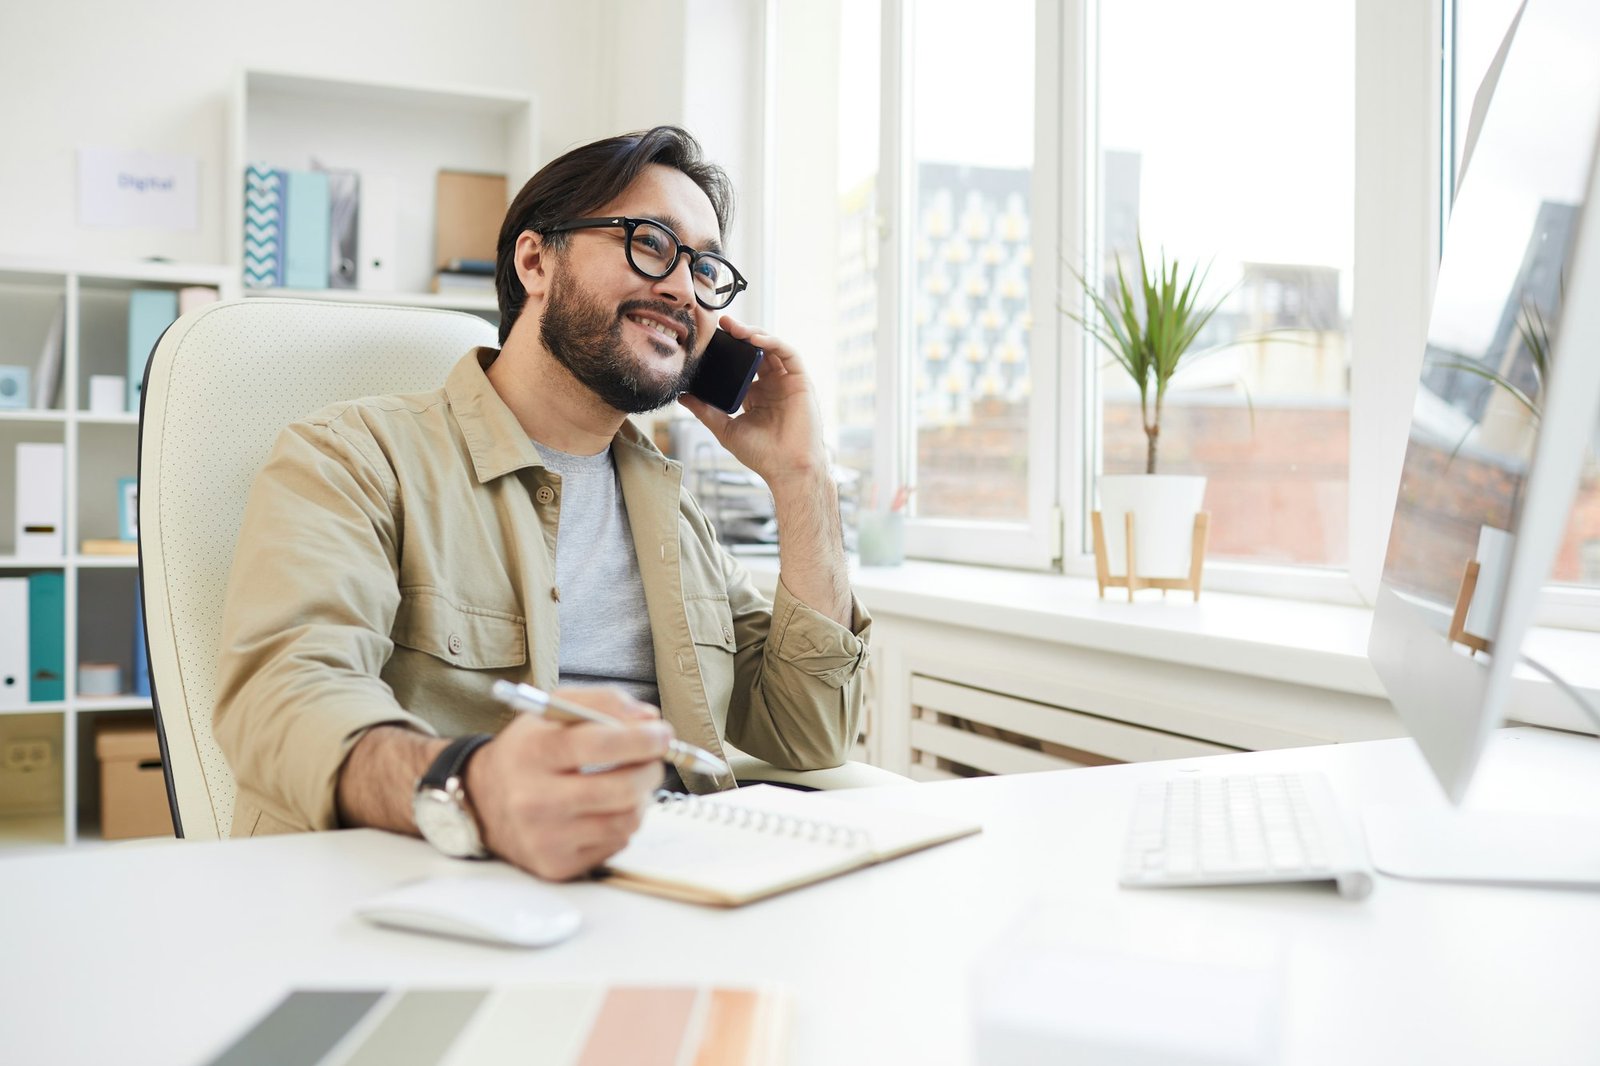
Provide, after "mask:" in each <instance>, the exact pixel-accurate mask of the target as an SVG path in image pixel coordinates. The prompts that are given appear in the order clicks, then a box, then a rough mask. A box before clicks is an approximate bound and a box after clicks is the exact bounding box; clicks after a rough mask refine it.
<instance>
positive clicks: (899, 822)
mask: <svg viewBox="0 0 1600 1066" xmlns="http://www.w3.org/2000/svg"><path fill="white" fill-rule="evenodd" d="M705 801H706V802H714V803H720V804H726V805H728V806H732V807H742V808H745V809H747V810H760V811H777V812H781V813H783V814H787V815H791V816H794V817H797V818H805V819H808V820H811V821H816V822H825V823H829V824H833V825H838V826H847V827H849V828H851V829H854V830H857V831H859V832H862V833H864V834H865V835H866V837H867V839H868V841H869V842H870V846H871V849H872V853H873V856H874V857H875V858H876V859H877V860H878V861H879V862H882V861H885V860H887V859H893V858H898V857H899V856H901V855H906V854H909V853H910V852H913V851H917V850H918V849H920V848H926V847H932V846H933V845H934V844H942V843H944V842H945V841H947V840H955V839H957V838H958V837H964V836H969V835H971V834H973V833H977V832H980V831H981V830H982V828H983V827H982V826H980V825H979V824H978V823H977V822H968V821H964V820H962V819H959V818H951V817H949V816H947V815H943V814H926V813H924V812H922V811H912V810H905V809H903V808H898V807H881V806H878V805H876V804H867V803H849V802H842V801H839V800H834V799H829V798H828V796H827V795H826V794H824V793H819V792H798V791H796V790H794V789H792V788H779V787H777V786H776V785H746V786H745V787H743V788H740V789H737V790H735V791H733V792H719V793H717V794H716V795H714V796H707V797H705Z"/></svg>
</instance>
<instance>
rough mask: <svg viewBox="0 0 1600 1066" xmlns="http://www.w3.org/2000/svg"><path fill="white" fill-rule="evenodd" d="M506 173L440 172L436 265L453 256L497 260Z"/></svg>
mask: <svg viewBox="0 0 1600 1066" xmlns="http://www.w3.org/2000/svg"><path fill="white" fill-rule="evenodd" d="M506 204H507V201H506V176H505V175H504V174H468V173H466V172H465V171H460V170H441V171H439V181H438V185H437V187H436V189H435V193H434V224H433V244H434V247H433V265H434V267H435V268H436V269H439V270H443V269H445V267H446V265H447V264H448V263H449V262H450V261H451V260H452V259H488V260H493V259H494V250H495V245H496V244H498V243H499V241H500V226H501V224H502V223H504V222H505V218H506Z"/></svg>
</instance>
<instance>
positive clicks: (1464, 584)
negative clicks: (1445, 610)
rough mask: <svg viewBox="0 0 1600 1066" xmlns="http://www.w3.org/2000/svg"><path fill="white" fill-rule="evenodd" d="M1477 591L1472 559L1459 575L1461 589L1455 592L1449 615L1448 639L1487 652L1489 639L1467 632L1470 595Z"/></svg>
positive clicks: (1476, 650) (1474, 561) (1476, 565)
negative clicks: (1452, 609)
mask: <svg viewBox="0 0 1600 1066" xmlns="http://www.w3.org/2000/svg"><path fill="white" fill-rule="evenodd" d="M1477 591H1478V560H1476V559H1472V560H1470V561H1469V562H1468V563H1467V569H1466V572H1465V573H1464V574H1462V575H1461V591H1460V592H1458V593H1457V594H1456V611H1455V614H1453V615H1451V616H1450V639H1451V640H1452V641H1453V642H1454V643H1456V644H1464V645H1466V646H1467V647H1468V648H1471V649H1472V650H1473V651H1475V652H1479V651H1481V652H1483V653H1484V654H1485V655H1487V654H1488V653H1489V641H1487V640H1485V639H1484V638H1483V637H1480V636H1475V635H1474V634H1472V633H1468V632H1467V610H1468V609H1469V608H1470V607H1471V606H1472V595H1473V593H1475V592H1477Z"/></svg>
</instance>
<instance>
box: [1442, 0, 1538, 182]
mask: <svg viewBox="0 0 1600 1066" xmlns="http://www.w3.org/2000/svg"><path fill="white" fill-rule="evenodd" d="M1521 6H1522V0H1455V3H1454V5H1453V7H1454V9H1455V10H1454V19H1455V46H1456V47H1455V55H1454V56H1453V57H1452V62H1451V69H1452V70H1453V71H1454V72H1455V91H1454V94H1453V95H1454V101H1453V105H1452V107H1451V116H1452V118H1453V121H1452V123H1451V130H1452V134H1453V137H1454V142H1455V143H1454V145H1453V147H1452V150H1453V151H1454V153H1455V155H1454V159H1455V165H1456V169H1455V171H1454V172H1453V173H1455V174H1456V175H1457V177H1456V179H1455V180H1456V181H1458V182H1459V181H1460V180H1461V179H1460V177H1459V175H1460V173H1461V150H1462V149H1463V148H1464V147H1465V146H1466V141H1467V125H1468V122H1469V120H1470V119H1471V117H1472V104H1473V101H1474V100H1475V99H1476V98H1477V95H1478V86H1479V85H1480V84H1481V83H1482V82H1483V76H1484V75H1485V74H1486V73H1488V70H1489V64H1490V63H1491V62H1492V61H1493V60H1494V54H1495V52H1497V51H1498V50H1499V49H1500V42H1501V41H1503V40H1504V39H1505V34H1506V30H1507V29H1509V28H1510V26H1511V20H1512V18H1513V17H1515V16H1516V13H1517V8H1519V7H1521Z"/></svg>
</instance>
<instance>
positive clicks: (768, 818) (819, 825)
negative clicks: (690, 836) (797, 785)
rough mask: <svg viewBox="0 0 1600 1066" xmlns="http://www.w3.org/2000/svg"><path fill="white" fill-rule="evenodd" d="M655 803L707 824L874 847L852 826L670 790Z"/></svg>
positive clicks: (852, 845) (658, 794)
mask: <svg viewBox="0 0 1600 1066" xmlns="http://www.w3.org/2000/svg"><path fill="white" fill-rule="evenodd" d="M655 800H656V804H657V806H659V807H661V808H662V809H663V810H664V811H666V812H667V813H670V814H675V815H681V816H682V817H685V818H695V819H698V820H700V821H704V822H714V823H716V824H718V825H725V826H729V827H731V828H734V829H749V830H751V831H753V832H757V833H767V834H769V835H772V836H787V837H793V838H794V839H796V840H808V841H811V842H813V843H817V844H830V845H838V846H840V847H846V848H854V847H866V846H869V845H870V844H871V843H872V839H871V836H870V835H869V834H868V833H866V832H865V831H864V830H860V829H854V828H851V827H850V826H845V825H837V824H835V823H833V822H823V821H818V820H816V819H813V818H797V817H794V816H793V815H787V814H778V813H777V812H775V811H760V810H753V809H751V808H748V807H729V806H727V805H726V804H721V803H715V802H711V801H708V800H706V799H705V798H703V797H701V796H689V795H684V794H683V793H681V792H671V791H668V790H667V789H661V790H660V791H658V792H657V793H656V795H655Z"/></svg>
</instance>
